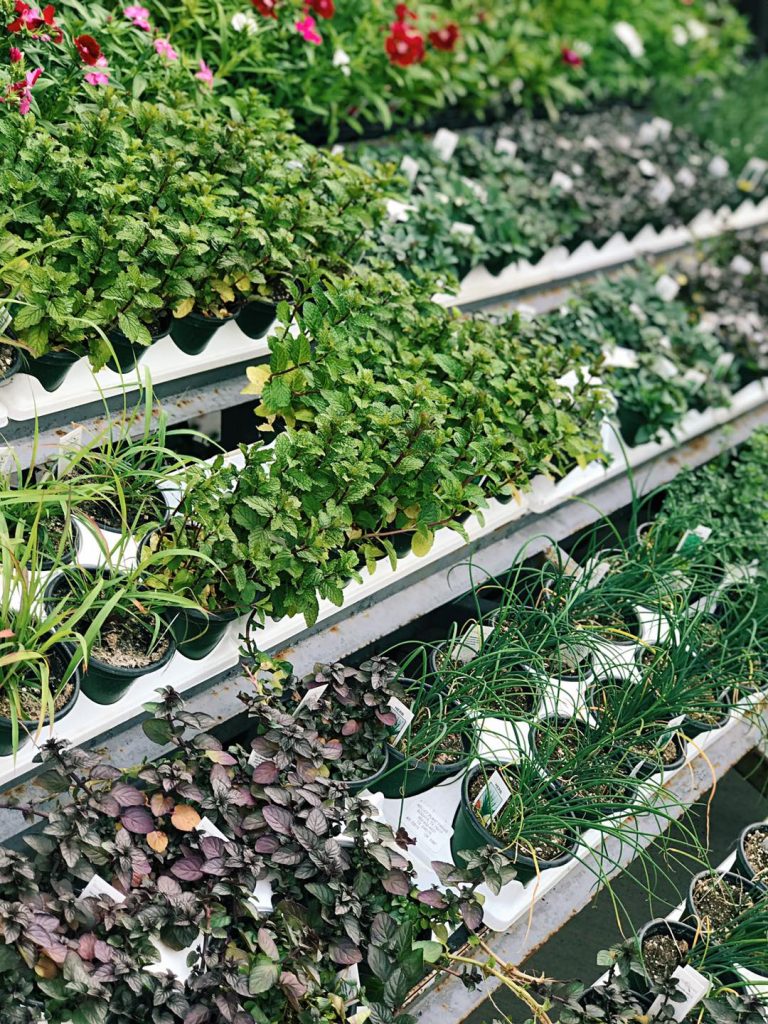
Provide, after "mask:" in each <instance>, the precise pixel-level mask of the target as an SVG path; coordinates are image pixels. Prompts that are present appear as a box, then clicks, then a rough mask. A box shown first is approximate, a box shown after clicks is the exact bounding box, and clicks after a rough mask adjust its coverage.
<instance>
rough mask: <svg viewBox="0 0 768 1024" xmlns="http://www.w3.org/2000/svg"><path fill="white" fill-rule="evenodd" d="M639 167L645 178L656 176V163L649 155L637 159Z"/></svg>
mask: <svg viewBox="0 0 768 1024" xmlns="http://www.w3.org/2000/svg"><path fill="white" fill-rule="evenodd" d="M637 169H638V171H640V173H641V174H642V176H643V177H644V178H655V177H656V164H655V163H653V161H652V160H649V159H648V158H647V157H643V159H642V160H638V161H637Z"/></svg>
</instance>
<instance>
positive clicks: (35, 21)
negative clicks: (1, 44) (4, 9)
mask: <svg viewBox="0 0 768 1024" xmlns="http://www.w3.org/2000/svg"><path fill="white" fill-rule="evenodd" d="M14 10H15V11H16V15H17V17H15V18H14V19H13V21H12V22H11V23H10V25H8V31H9V32H21V30H22V29H23V28H25V29H27V31H28V32H31V33H32V34H33V35H39V36H40V38H41V39H45V40H47V39H53V41H54V43H60V42H61V40H62V39H63V38H64V33H63V32H62V31H61V29H60V28H59V26H58V25H57V24H56V18H55V17H54V16H55V14H56V11H55V10H54V8H53V6H52V5H51V4H48V6H47V7H46V8H45V9H44V10H43V13H42V15H41V14H40V12H39V11H38V10H36V9H35V8H34V7H30V6H29V4H27V3H25V2H24V0H16V3H15V5H14ZM44 27H48V28H50V29H51V33H50V35H47V34H44V33H41V32H40V31H39V30H40V29H41V28H44Z"/></svg>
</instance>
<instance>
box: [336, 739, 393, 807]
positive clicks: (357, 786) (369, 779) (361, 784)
mask: <svg viewBox="0 0 768 1024" xmlns="http://www.w3.org/2000/svg"><path fill="white" fill-rule="evenodd" d="M389 755H390V750H389V747H384V757H383V760H382V762H381V767H380V768H379V770H378V771H377V772H374V773H373V774H372V775H367V776H366V777H365V778H364V779H355V780H353V781H351V782H345V783H344V788H345V789H346V791H347V793H349V795H350V796H355V794H357V793H361V792H362V791H363V790H364V789H369V790H371V792H378V790H377V783H378V781H379V779H380V778H381V777H382V776H383V775H386V773H387V769H388V768H389Z"/></svg>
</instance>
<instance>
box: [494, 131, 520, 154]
mask: <svg viewBox="0 0 768 1024" xmlns="http://www.w3.org/2000/svg"><path fill="white" fill-rule="evenodd" d="M495 149H496V152H497V153H504V155H505V156H517V143H516V142H513V141H512V139H503V138H502V137H501V136H499V138H498V139H496V147H495Z"/></svg>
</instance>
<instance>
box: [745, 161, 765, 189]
mask: <svg viewBox="0 0 768 1024" xmlns="http://www.w3.org/2000/svg"><path fill="white" fill-rule="evenodd" d="M766 171H768V161H765V160H761V159H760V157H759V156H753V157H751V158H750V159H749V160H747V163H746V166H745V168H744V170H743V171H742V172H741V174H740V175H739V188H741V189H744V190H745V191H747V192H752V191H753V190H754V189H756V188H757V186H758V185H759V184H760V182H761V181H762V180H763V178H764V177H765V172H766Z"/></svg>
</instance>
